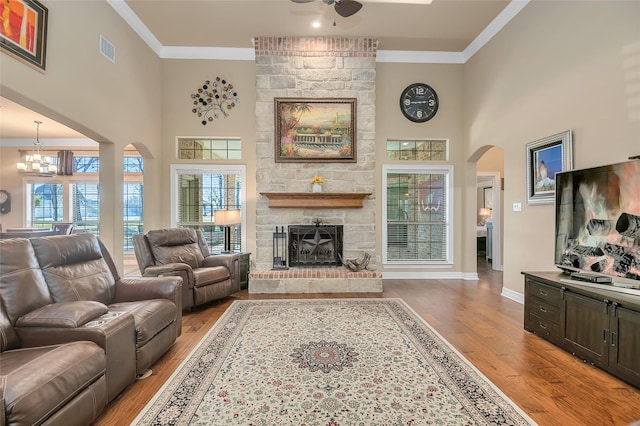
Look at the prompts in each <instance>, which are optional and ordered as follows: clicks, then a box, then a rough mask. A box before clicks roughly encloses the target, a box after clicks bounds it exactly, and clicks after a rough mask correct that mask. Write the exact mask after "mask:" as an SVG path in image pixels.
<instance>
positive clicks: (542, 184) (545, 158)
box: [527, 130, 573, 204]
mask: <svg viewBox="0 0 640 426" xmlns="http://www.w3.org/2000/svg"><path fill="white" fill-rule="evenodd" d="M572 167H573V160H572V147H571V130H567V131H565V132H562V133H558V134H555V135H552V136H548V137H546V138H543V139H540V140H537V141H534V142H529V143H528V144H527V203H528V204H553V202H554V200H555V192H556V179H555V177H556V173H560V172H565V171H567V170H571V168H572Z"/></svg>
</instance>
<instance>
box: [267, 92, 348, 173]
mask: <svg viewBox="0 0 640 426" xmlns="http://www.w3.org/2000/svg"><path fill="white" fill-rule="evenodd" d="M274 101H275V105H274V111H275V129H276V130H275V143H274V145H275V161H276V163H287V162H307V163H311V162H325V163H334V162H351V163H354V162H356V159H357V157H356V134H357V132H356V99H355V98H326V99H313V98H309V99H307V98H275V100H274Z"/></svg>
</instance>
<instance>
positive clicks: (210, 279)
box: [193, 266, 230, 287]
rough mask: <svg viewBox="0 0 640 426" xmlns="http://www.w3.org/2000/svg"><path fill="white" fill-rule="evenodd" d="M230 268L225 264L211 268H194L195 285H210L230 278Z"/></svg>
mask: <svg viewBox="0 0 640 426" xmlns="http://www.w3.org/2000/svg"><path fill="white" fill-rule="evenodd" d="M229 277H230V275H229V270H228V269H227V268H225V267H224V266H214V267H211V268H198V269H194V270H193V280H194V286H195V287H201V286H203V285H209V284H211V283H217V282H220V281H224V280H227V279H229Z"/></svg>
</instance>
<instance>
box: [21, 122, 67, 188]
mask: <svg viewBox="0 0 640 426" xmlns="http://www.w3.org/2000/svg"><path fill="white" fill-rule="evenodd" d="M34 123H36V141H35V142H34V143H33V145H34V146H35V149H34V150H33V152H32V153H30V154H27V155H25V157H24V162H20V163H18V164H17V165H16V168H17V169H18V173H20V174H23V175H28V176H40V177H54V176H55V175H56V173H57V172H58V169H57V167H56V166H55V165H54V164H51V158H50V157H44V156H42V155H41V154H40V147H41V146H42V143H40V125H41V124H42V121H34Z"/></svg>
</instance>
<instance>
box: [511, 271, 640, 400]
mask: <svg viewBox="0 0 640 426" xmlns="http://www.w3.org/2000/svg"><path fill="white" fill-rule="evenodd" d="M523 275H524V276H525V282H524V287H525V290H524V294H525V296H524V328H525V330H527V331H530V332H532V333H535V334H537V335H539V336H540V337H542V338H544V339H546V340H548V341H550V342H552V343H554V344H555V345H557V346H560V347H561V348H563V349H564V350H566V351H568V352H571V353H572V354H574V355H576V356H578V357H580V358H582V359H584V360H586V361H588V362H590V363H592V364H593V365H595V366H597V367H599V368H602V369H603V370H606V371H608V372H609V373H611V374H613V375H615V376H617V377H619V378H621V379H622V380H625V381H626V382H629V383H631V384H632V385H634V386H636V387H640V296H637V295H632V294H626V293H620V292H616V291H611V290H607V289H606V288H596V287H593V286H588V285H584V284H581V283H579V282H575V281H572V280H570V279H568V278H569V276H568V275H564V274H562V273H560V272H523ZM600 287H605V286H600Z"/></svg>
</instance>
